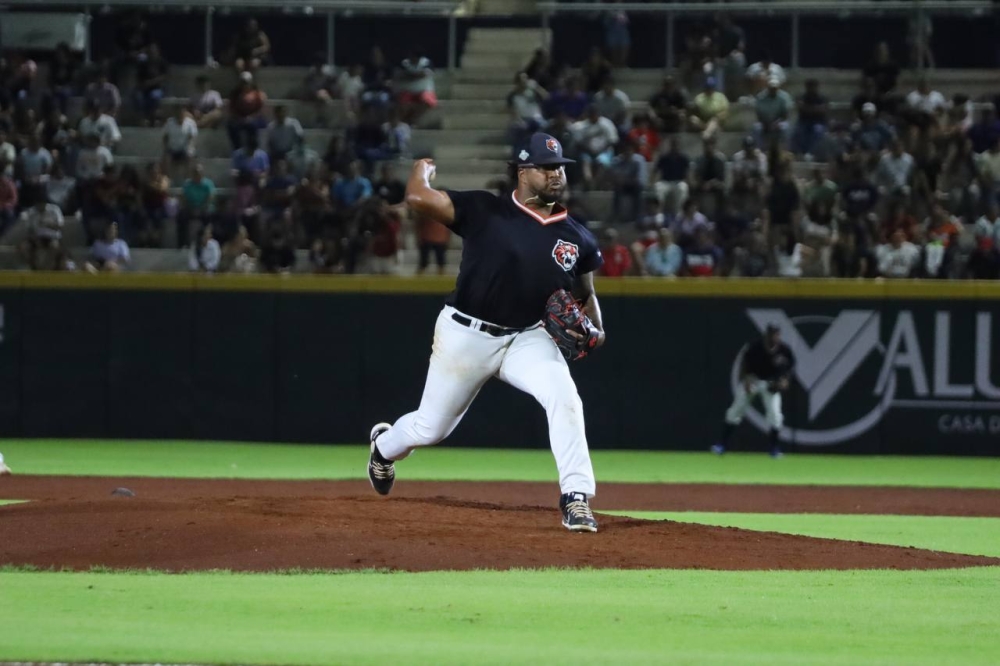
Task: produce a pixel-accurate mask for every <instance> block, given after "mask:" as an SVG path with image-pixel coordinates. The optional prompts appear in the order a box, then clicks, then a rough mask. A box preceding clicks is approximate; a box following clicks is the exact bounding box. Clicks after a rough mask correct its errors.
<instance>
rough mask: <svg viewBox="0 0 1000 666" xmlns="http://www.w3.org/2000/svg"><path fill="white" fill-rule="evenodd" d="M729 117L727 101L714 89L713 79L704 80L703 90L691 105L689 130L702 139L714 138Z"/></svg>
mask: <svg viewBox="0 0 1000 666" xmlns="http://www.w3.org/2000/svg"><path fill="white" fill-rule="evenodd" d="M728 115H729V100H728V99H726V96H725V95H723V94H722V93H721V92H719V91H718V89H717V88H716V81H715V79H714V78H713V77H711V76H710V77H708V78H707V79H705V87H704V89H703V90H702V91H701V92H700V93H698V94H697V95H695V97H694V102H693V103H692V104H691V115H690V116H688V123H689V124H690V125H691V128H692V129H694V130H698V131H700V132H701V133H702V137H704V138H708V137H710V136H714V135H715V134H716V133H717V132H718V131H719V130H720V129H721V127H722V124H723V123H725V122H726V117H727V116H728Z"/></svg>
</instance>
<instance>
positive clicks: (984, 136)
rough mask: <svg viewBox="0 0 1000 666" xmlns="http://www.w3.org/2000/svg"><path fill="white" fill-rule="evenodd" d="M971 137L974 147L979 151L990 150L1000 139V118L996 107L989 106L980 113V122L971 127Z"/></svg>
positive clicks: (974, 149)
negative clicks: (999, 118)
mask: <svg viewBox="0 0 1000 666" xmlns="http://www.w3.org/2000/svg"><path fill="white" fill-rule="evenodd" d="M969 138H970V139H971V140H972V149H973V151H975V152H977V153H982V152H983V151H985V150H988V149H989V148H990V147H991V146H992V145H993V144H994V143H995V142H996V141H997V140H998V139H1000V120H998V119H997V113H996V109H995V108H993V107H992V106H987V107H986V108H985V109H983V111H982V112H981V113H980V114H979V122H977V123H975V124H974V125H973V126H972V127H970V128H969Z"/></svg>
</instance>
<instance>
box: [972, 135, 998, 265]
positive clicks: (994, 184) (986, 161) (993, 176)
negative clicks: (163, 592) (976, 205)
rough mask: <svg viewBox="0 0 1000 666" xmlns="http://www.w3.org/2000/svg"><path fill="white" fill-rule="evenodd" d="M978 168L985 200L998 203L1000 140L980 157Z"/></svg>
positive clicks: (977, 163)
mask: <svg viewBox="0 0 1000 666" xmlns="http://www.w3.org/2000/svg"><path fill="white" fill-rule="evenodd" d="M976 166H977V167H978V171H979V184H980V187H982V191H983V199H984V200H985V201H986V202H987V203H988V204H992V203H995V202H997V195H998V194H1000V138H997V139H994V140H993V143H992V144H990V148H989V150H987V151H986V152H984V153H982V154H980V155H979V156H978V158H977V160H976ZM998 247H1000V244H998Z"/></svg>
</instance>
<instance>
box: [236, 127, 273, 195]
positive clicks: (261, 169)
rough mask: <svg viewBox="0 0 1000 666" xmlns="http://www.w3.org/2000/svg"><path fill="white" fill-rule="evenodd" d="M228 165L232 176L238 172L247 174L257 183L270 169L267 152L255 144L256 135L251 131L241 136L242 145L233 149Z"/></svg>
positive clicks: (237, 174)
mask: <svg viewBox="0 0 1000 666" xmlns="http://www.w3.org/2000/svg"><path fill="white" fill-rule="evenodd" d="M230 166H231V169H232V175H233V177H234V178H236V177H238V176H239V175H240V174H247V175H248V176H250V177H251V179H252V180H253V182H256V183H259V182H260V181H261V179H262V178H263V177H264V176H265V174H267V172H268V171H270V169H271V160H270V158H269V157H268V156H267V153H265V152H264V151H263V150H261V149H260V148H259V147H258V146H257V135H256V134H252V133H251V134H246V135H244V136H243V147H242V148H240V149H239V150H236V151H233V155H232V159H231V162H230Z"/></svg>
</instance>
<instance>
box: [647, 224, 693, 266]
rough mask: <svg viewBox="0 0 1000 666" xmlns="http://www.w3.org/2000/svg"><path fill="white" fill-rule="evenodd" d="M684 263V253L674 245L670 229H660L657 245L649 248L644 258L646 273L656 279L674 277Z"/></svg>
mask: <svg viewBox="0 0 1000 666" xmlns="http://www.w3.org/2000/svg"><path fill="white" fill-rule="evenodd" d="M683 263H684V251H683V250H681V248H680V247H679V246H678V245H676V244H675V243H674V237H673V234H672V233H671V231H670V229H667V228H662V229H660V231H659V237H658V238H657V242H656V244H655V245H651V246H649V249H647V250H646V254H645V256H644V257H643V264H644V266H645V269H646V272H647V273H648V274H649V275H654V276H656V277H674V276H676V275H677V274H678V273H680V271H681V267H682V266H683Z"/></svg>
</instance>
